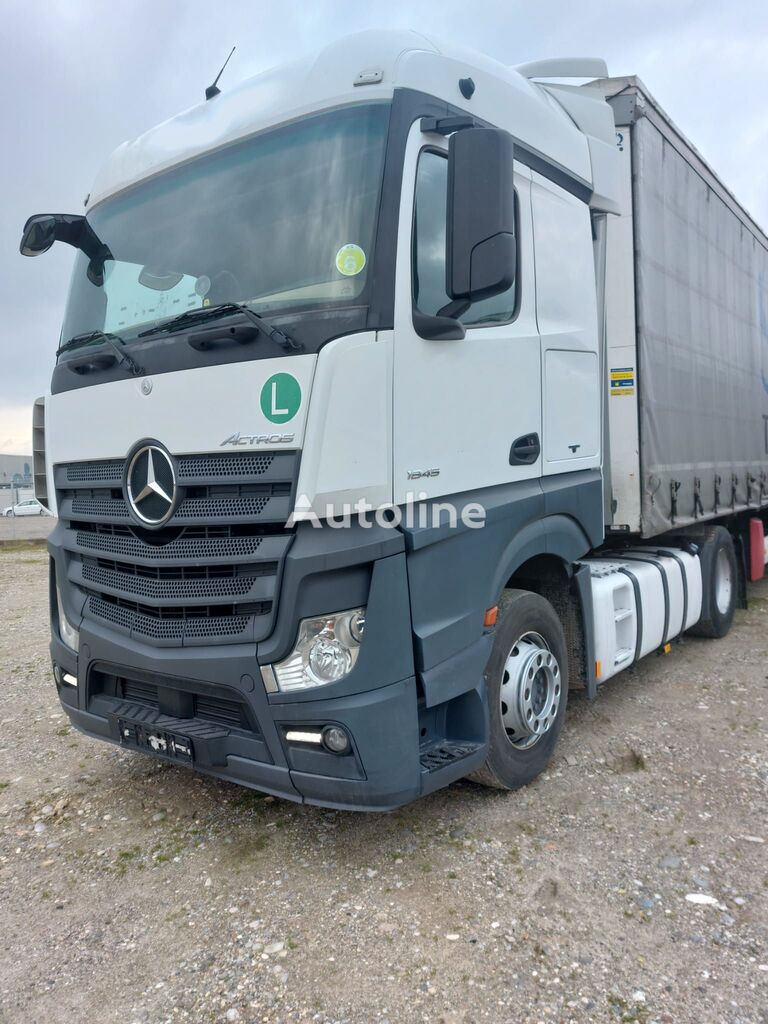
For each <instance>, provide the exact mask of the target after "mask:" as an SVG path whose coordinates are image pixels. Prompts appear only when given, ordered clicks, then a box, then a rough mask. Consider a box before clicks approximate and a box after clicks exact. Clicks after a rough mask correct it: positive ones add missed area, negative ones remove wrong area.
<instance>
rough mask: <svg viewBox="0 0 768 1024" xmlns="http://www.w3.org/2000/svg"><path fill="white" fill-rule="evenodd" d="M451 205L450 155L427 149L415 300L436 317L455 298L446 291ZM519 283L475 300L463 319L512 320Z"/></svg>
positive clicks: (418, 201)
mask: <svg viewBox="0 0 768 1024" xmlns="http://www.w3.org/2000/svg"><path fill="white" fill-rule="evenodd" d="M447 206H448V157H447V155H446V154H445V153H442V152H438V151H436V150H431V149H425V150H423V152H422V153H421V156H420V157H419V164H418V168H417V171H416V195H415V210H414V223H413V303H414V306H415V307H416V308H417V309H418V310H420V312H422V313H425V314H426V315H428V316H435V315H436V314H437V312H438V311H439V310H440V309H442V307H443V306H446V305H447V304H448V303H449V302H450V301H451V300H450V298H449V297H448V294H447V292H446V290H445V237H446V210H447ZM516 303H517V295H516V282H515V283H513V284H512V286H511V287H510V288H509V289H508V290H507V291H506V292H502V293H501V294H500V295H494V296H492V297H491V298H489V299H481V300H480V301H479V302H473V303H472V305H471V306H470V307H469V309H468V310H467V311H466V313H464V314H463V315H462V316H461V317H459V319H460V320H461V322H462V323H463V324H465V325H467V326H472V325H478V326H479V325H482V324H494V323H508V322H509V321H510V320H512V319H514V316H515V311H516Z"/></svg>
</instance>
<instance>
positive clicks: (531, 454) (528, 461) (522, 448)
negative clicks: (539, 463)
mask: <svg viewBox="0 0 768 1024" xmlns="http://www.w3.org/2000/svg"><path fill="white" fill-rule="evenodd" d="M539 455H541V443H540V442H539V435H538V434H523V436H522V437H518V438H517V440H516V441H513V442H512V447H511V448H510V449H509V464H510V466H530V465H532V464H533V463H534V462H535V461H536V459H538V457H539Z"/></svg>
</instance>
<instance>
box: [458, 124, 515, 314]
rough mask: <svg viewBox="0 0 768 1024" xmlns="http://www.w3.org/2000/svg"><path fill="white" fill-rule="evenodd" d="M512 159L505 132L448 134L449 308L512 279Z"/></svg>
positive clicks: (494, 291)
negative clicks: (451, 301)
mask: <svg viewBox="0 0 768 1024" xmlns="http://www.w3.org/2000/svg"><path fill="white" fill-rule="evenodd" d="M513 158H514V143H513V141H512V136H511V135H510V134H509V132H505V131H501V130H500V129H498V128H465V129H463V130H461V131H457V132H454V133H453V135H451V138H450V141H449V143H448V211H447V212H448V231H447V236H446V291H447V293H448V295H449V296H450V297H451V298H452V299H453V300H454V303H452V305H457V306H459V307H463V308H466V307H467V306H468V305H469V304H470V303H471V302H476V301H478V300H479V299H487V298H489V297H490V296H491V295H499V294H501V293H502V292H505V291H506V290H507V289H508V288H511V287H512V284H513V282H514V280H515V274H516V271H517V242H516V240H515V190H514V184H513ZM446 312H447V310H446Z"/></svg>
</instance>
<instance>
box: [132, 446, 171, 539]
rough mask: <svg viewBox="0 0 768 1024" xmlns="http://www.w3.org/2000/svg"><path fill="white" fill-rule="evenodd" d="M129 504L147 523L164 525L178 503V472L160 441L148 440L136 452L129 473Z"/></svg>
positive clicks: (141, 519) (139, 517)
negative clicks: (150, 441)
mask: <svg viewBox="0 0 768 1024" xmlns="http://www.w3.org/2000/svg"><path fill="white" fill-rule="evenodd" d="M126 492H127V498H128V504H129V505H130V507H131V510H132V512H133V514H134V515H135V516H136V517H137V519H139V521H140V522H142V523H145V524H146V525H147V526H162V525H163V523H165V522H167V520H168V519H170V517H171V515H172V514H173V510H174V508H175V507H176V473H175V470H174V468H173V462H172V461H171V457H170V455H169V454H168V452H166V451H165V450H164V449H163V448H159V447H158V446H157V445H153V444H145V445H143V446H142V447H141V448H139V449H138V451H137V452H136V453H135V454H134V456H133V458H132V459H131V461H130V463H129V465H128V472H127V474H126Z"/></svg>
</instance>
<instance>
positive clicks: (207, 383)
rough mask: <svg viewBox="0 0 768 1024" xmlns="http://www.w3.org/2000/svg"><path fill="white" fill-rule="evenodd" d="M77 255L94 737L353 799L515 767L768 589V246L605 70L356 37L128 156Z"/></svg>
mask: <svg viewBox="0 0 768 1024" xmlns="http://www.w3.org/2000/svg"><path fill="white" fill-rule="evenodd" d="M585 79H586V80H588V81H587V82H586V84H578V83H580V82H582V83H583V82H584V80H585ZM553 80H554V81H553ZM569 83H572V84H569ZM55 242H63V243H66V244H68V245H70V246H72V247H73V248H74V249H75V262H74V269H73V275H72V284H71V289H70V295H69V300H68V303H67V309H66V312H65V315H64V323H63V327H62V333H61V338H60V341H59V345H58V349H57V352H56V361H55V366H54V368H53V374H52V379H51V387H50V392H49V393H48V394H47V395H46V396H45V398H44V399H42V400H41V401H40V402H39V403H37V404H36V406H35V411H34V415H35V419H34V436H35V482H36V489H37V496H38V498H39V499H40V500H41V501H42V502H43V503H44V504H45V505H46V506H47V507H48V508H50V509H52V510H54V511H56V513H57V514H58V522H57V524H56V526H55V529H54V530H53V532H52V534H51V536H50V542H49V550H50V579H51V584H50V595H51V656H52V661H53V676H54V680H55V684H56V687H57V690H58V694H59V697H60V700H61V703H62V705H63V707H64V709H65V711H66V712H67V714H68V716H69V717H70V719H71V721H72V722H73V724H74V725H75V726H76V727H77V728H78V729H80V730H81V731H82V732H84V733H86V734H87V735H89V736H92V737H95V738H99V739H102V740H106V741H108V742H111V743H114V744H119V745H121V746H122V747H124V748H127V749H131V750H136V751H139V752H142V753H144V754H147V755H149V756H152V757H156V758H161V759H163V760H166V761H171V762H174V763H177V764H183V765H186V766H188V767H190V768H193V769H195V770H198V771H201V772H206V773H208V774H212V775H215V776H218V777H220V778H223V779H228V780H230V781H233V782H237V783H240V784H243V785H246V786H252V787H254V788H257V789H261V790H264V791H268V792H271V793H276V794H279V795H281V796H284V797H286V798H288V799H292V800H297V801H306V802H309V803H315V804H322V805H325V806H334V807H349V808H357V809H375V808H378V809H382V808H391V807H395V806H398V805H400V804H403V803H406V802H408V801H410V800H413V799H415V798H417V797H419V796H423V795H425V794H427V793H430V792H432V791H433V790H435V789H437V788H439V787H441V786H445V785H447V784H449V783H450V782H452V781H454V780H455V779H458V778H461V777H464V776H471V777H473V778H475V779H476V780H478V781H479V782H482V783H485V784H489V785H493V786H499V787H504V788H516V787H518V786H521V785H523V784H525V783H527V782H529V781H531V780H532V779H534V778H535V777H536V776H537V775H538V774H539V773H540V772H541V771H542V770H543V769H544V767H545V766H546V764H547V763H548V761H549V760H550V758H551V756H552V752H553V750H554V748H555V745H556V742H557V739H558V736H559V734H560V731H561V729H562V727H563V722H564V718H565V711H566V704H567V699H568V692H569V689H573V688H582V689H584V690H585V691H586V693H587V696H588V697H590V698H592V697H594V696H595V693H596V692H597V689H598V687H599V686H600V685H602V684H603V683H605V682H606V681H607V680H608V679H610V678H611V677H613V676H616V675H617V674H618V673H620V672H621V671H622V670H623V669H625V668H627V667H628V666H630V665H632V664H634V663H635V662H636V661H637V660H638V659H639V658H641V657H643V656H645V655H646V654H649V653H652V652H657V651H666V652H668V651H670V650H671V645H672V643H673V641H674V640H675V639H676V638H678V637H680V636H681V635H682V634H684V633H686V632H694V633H698V634H699V635H702V636H707V637H718V636H722V635H724V634H725V633H726V632H727V631H728V629H729V628H730V625H731V620H732V617H733V614H734V609H735V608H736V607H737V605H738V604H739V603H743V602H744V600H745V595H746V581H747V580H748V579H756V578H759V577H760V576H761V575H762V574H763V572H764V565H765V562H766V542H765V522H766V505H767V504H768V482H767V481H766V471H767V470H768V454H767V453H768V434H767V433H766V431H768V426H766V424H768V399H767V398H766V391H767V390H768V361H767V360H766V344H768V326H767V325H768V291H767V281H766V268H767V263H766V253H767V252H768V245H767V243H766V238H765V235H764V234H763V233H762V231H761V230H760V229H759V227H758V226H757V225H756V224H755V222H754V221H753V220H752V219H751V218H750V216H749V215H748V214H747V213H746V211H745V210H744V209H743V208H742V207H741V206H740V205H739V203H738V202H737V201H736V199H735V198H734V197H733V196H732V195H731V194H730V193H729V192H728V191H727V189H726V188H725V187H724V186H723V184H722V183H721V182H720V181H719V180H718V178H717V177H716V176H715V174H714V173H713V172H712V171H711V169H710V168H709V167H708V166H707V165H706V163H705V162H704V160H703V159H702V158H701V157H700V156H699V155H698V154H697V153H696V151H695V150H694V149H693V147H692V146H691V145H690V143H688V142H687V141H686V140H685V138H684V137H683V136H682V135H681V134H680V133H679V132H678V131H677V129H676V128H675V127H674V126H673V125H672V123H671V122H670V121H669V119H668V118H667V117H666V116H665V115H664V114H663V112H662V111H661V110H660V109H659V107H658V106H657V105H656V104H655V103H654V102H653V100H652V99H651V97H650V96H649V94H648V92H647V90H645V88H644V87H643V86H642V85H641V83H640V82H638V81H637V80H636V79H627V78H624V79H615V78H609V77H608V76H607V69H606V66H605V64H604V62H603V61H600V60H593V59H570V60H554V61H539V62H535V63H533V64H528V65H525V66H522V67H519V68H516V69H515V68H510V67H507V66H505V65H503V64H501V63H499V62H496V61H493V60H491V59H489V58H487V57H485V56H483V55H481V54H477V53H471V52H468V51H464V50H461V49H459V48H456V47H453V46H448V45H443V44H437V43H435V42H433V41H431V40H428V39H426V38H425V37H424V36H421V35H417V34H415V33H399V32H373V33H363V34H361V35H357V36H352V37H350V38H349V39H345V40H341V41H338V42H336V43H334V44H332V45H331V46H329V47H328V48H326V49H325V50H323V51H322V52H321V53H320V54H318V55H317V56H316V57H314V58H313V59H311V60H304V61H299V62H296V63H295V64H292V65H290V66H288V67H285V68H280V69H277V70H275V71H271V72H268V73H266V74H264V75H260V76H258V77H256V78H254V79H251V80H248V81H245V82H243V83H241V84H240V85H238V86H236V87H235V88H233V89H231V90H226V91H223V92H220V91H219V90H218V88H210V89H209V90H207V92H206V100H205V101H204V102H202V103H201V104H199V105H198V106H195V107H192V108H191V109H190V110H188V111H186V112H185V113H183V114H181V115H179V116H178V117H176V118H172V119H171V120H170V121H167V122H165V123H164V124H161V125H159V126H157V127H156V128H153V129H152V130H150V131H148V132H146V133H145V134H144V135H142V136H140V137H139V138H137V139H135V140H133V141H131V142H128V143H125V144H123V145H122V146H121V147H119V148H118V149H117V150H116V151H115V153H114V154H113V155H112V156H111V157H110V158H109V159H108V160H107V162H106V164H105V165H104V167H103V168H102V170H101V171H100V173H99V175H98V176H97V179H96V182H95V184H94V186H93V188H92V190H91V193H90V195H89V197H88V198H87V200H86V205H85V211H84V212H82V213H78V214H42V215H38V216H35V217H31V218H30V219H29V220H28V221H27V223H26V225H25V226H24V232H23V237H22V242H21V251H22V253H23V254H25V255H27V256H36V255H38V254H40V253H43V252H45V251H46V250H47V249H48V248H50V246H51V245H53V244H54V243H55Z"/></svg>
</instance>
